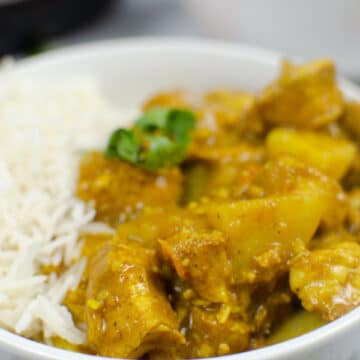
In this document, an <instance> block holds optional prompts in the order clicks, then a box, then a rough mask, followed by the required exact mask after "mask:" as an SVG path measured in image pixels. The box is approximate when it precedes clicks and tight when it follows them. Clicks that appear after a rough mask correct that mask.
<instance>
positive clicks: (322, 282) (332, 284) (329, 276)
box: [290, 242, 360, 320]
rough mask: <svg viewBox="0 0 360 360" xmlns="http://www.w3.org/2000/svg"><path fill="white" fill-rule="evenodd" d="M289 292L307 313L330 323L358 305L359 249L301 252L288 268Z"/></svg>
mask: <svg viewBox="0 0 360 360" xmlns="http://www.w3.org/2000/svg"><path fill="white" fill-rule="evenodd" d="M290 286H291V289H292V290H293V291H294V292H295V293H296V294H297V295H298V297H299V298H300V300H301V302H302V305H303V307H304V308H305V309H306V310H308V311H315V312H319V313H320V314H321V315H322V316H323V318H324V319H326V320H334V319H336V318H338V317H339V316H341V315H343V314H345V313H346V312H348V311H350V310H351V309H353V308H354V307H356V306H357V305H359V304H360V245H359V244H357V243H355V242H349V243H347V242H343V243H339V244H335V245H334V246H332V247H330V248H328V249H321V250H315V251H312V252H304V253H302V254H299V255H298V256H297V257H295V258H294V259H293V260H292V262H291V268H290Z"/></svg>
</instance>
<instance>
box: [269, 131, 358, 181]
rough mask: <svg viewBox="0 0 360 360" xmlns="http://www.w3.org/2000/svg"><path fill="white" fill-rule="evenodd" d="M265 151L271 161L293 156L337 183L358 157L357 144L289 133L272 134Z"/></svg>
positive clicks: (308, 133)
mask: <svg viewBox="0 0 360 360" xmlns="http://www.w3.org/2000/svg"><path fill="white" fill-rule="evenodd" d="M266 148H267V153H268V156H269V157H270V158H274V157H276V156H278V155H281V154H285V155H291V156H293V157H295V158H296V159H299V160H301V161H303V162H304V163H305V164H308V165H310V166H312V167H315V168H316V169H319V170H320V171H322V172H324V173H325V174H326V175H328V176H329V177H332V178H335V179H341V178H342V177H343V176H344V174H345V173H346V172H347V171H348V169H349V167H350V165H351V163H352V162H353V160H354V158H355V155H356V146H355V144H353V143H352V142H350V141H348V140H345V139H335V138H333V137H331V136H328V135H324V134H316V133H314V132H310V131H291V130H287V129H274V130H273V131H271V132H270V134H269V135H268V136H267V139H266Z"/></svg>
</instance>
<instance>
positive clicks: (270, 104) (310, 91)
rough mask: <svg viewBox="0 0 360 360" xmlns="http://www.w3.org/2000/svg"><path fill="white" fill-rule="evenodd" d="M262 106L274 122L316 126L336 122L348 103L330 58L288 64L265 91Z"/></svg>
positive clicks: (272, 122) (261, 99)
mask: <svg viewBox="0 0 360 360" xmlns="http://www.w3.org/2000/svg"><path fill="white" fill-rule="evenodd" d="M259 105H260V112H261V115H262V116H263V117H264V120H265V121H266V122H267V123H268V124H271V125H294V126H296V127H298V128H306V129H314V128H318V127H320V126H322V125H325V124H328V123H330V122H332V121H335V120H336V119H338V118H339V116H340V115H341V114H342V112H343V108H344V103H343V98H342V94H341V91H340V90H339V89H338V88H337V86H336V81H335V67H334V64H333V63H332V62H331V61H329V60H317V61H313V62H311V63H309V64H305V65H301V66H294V65H291V64H289V63H285V64H284V66H283V70H282V73H281V75H280V77H279V78H278V79H277V80H276V81H275V82H274V83H273V84H270V85H269V86H268V87H267V88H265V90H264V91H263V93H262V95H261V98H260V104H259Z"/></svg>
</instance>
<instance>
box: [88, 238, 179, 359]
mask: <svg viewBox="0 0 360 360" xmlns="http://www.w3.org/2000/svg"><path fill="white" fill-rule="evenodd" d="M158 267H159V265H158V264H157V261H156V258H155V256H154V252H153V251H150V250H145V249H144V248H142V247H141V246H136V244H134V243H132V244H131V245H126V244H122V245H116V246H110V245H108V246H105V247H104V248H103V249H101V250H100V251H99V252H98V253H97V255H96V256H95V257H94V258H93V259H92V261H91V263H90V266H89V284H88V289H87V319H88V342H89V344H90V346H91V347H92V348H93V349H94V350H95V351H96V353H97V354H99V355H103V356H109V357H119V358H139V357H141V356H143V355H144V354H145V353H147V352H149V351H152V350H161V351H168V350H169V349H171V348H174V347H176V346H178V345H180V344H182V343H183V342H184V339H183V336H182V335H181V334H180V332H179V331H178V328H179V324H178V321H177V318H176V315H175V313H174V312H173V311H172V309H171V307H170V304H169V302H168V300H167V298H166V294H165V292H164V291H163V289H162V287H161V284H160V281H159V276H158V273H157V269H158Z"/></svg>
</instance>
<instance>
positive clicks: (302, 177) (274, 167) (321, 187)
mask: <svg viewBox="0 0 360 360" xmlns="http://www.w3.org/2000/svg"><path fill="white" fill-rule="evenodd" d="M263 183H264V189H265V194H266V195H267V196H273V195H287V194H289V193H293V192H296V193H297V194H299V195H300V196H301V194H302V193H306V194H317V196H319V197H320V198H321V204H322V207H323V210H322V215H321V226H322V227H323V228H325V229H332V228H337V227H339V226H340V225H341V224H342V222H343V221H344V219H345V216H346V214H347V211H348V199H347V196H346V194H345V193H344V191H343V190H342V188H341V186H340V185H339V183H338V182H337V181H336V180H334V179H331V178H329V177H327V176H325V175H324V174H323V173H322V172H320V171H317V170H316V169H314V168H311V167H308V166H306V165H305V164H303V163H301V162H299V161H297V160H296V159H294V158H293V157H289V156H279V157H277V158H276V159H274V160H273V161H269V162H268V163H267V164H265V168H264V180H263Z"/></svg>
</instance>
